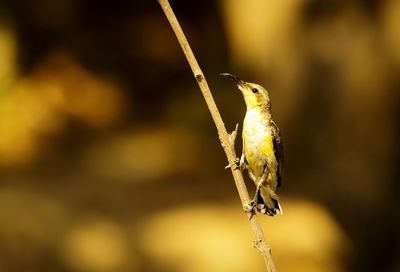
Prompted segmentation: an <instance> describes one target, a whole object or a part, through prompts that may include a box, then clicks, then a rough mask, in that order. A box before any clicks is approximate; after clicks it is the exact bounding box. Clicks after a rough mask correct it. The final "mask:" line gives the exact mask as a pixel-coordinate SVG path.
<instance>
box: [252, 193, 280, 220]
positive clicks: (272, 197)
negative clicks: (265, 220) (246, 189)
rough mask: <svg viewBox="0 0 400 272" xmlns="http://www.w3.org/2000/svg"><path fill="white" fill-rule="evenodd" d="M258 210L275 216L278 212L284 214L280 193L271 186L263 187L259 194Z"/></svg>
mask: <svg viewBox="0 0 400 272" xmlns="http://www.w3.org/2000/svg"><path fill="white" fill-rule="evenodd" d="M257 210H258V212H260V213H263V214H267V215H269V216H274V215H276V214H277V213H278V214H283V210H282V207H281V205H280V204H279V197H278V195H277V194H276V193H275V192H274V191H272V190H271V189H270V188H265V187H263V188H261V189H260V191H259V192H258V196H257Z"/></svg>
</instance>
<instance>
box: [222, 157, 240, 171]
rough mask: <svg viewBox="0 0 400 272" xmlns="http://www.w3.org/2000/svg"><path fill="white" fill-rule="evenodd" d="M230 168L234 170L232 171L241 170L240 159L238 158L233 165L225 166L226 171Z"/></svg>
mask: <svg viewBox="0 0 400 272" xmlns="http://www.w3.org/2000/svg"><path fill="white" fill-rule="evenodd" d="M229 168H232V170H236V169H240V159H239V158H236V159H235V161H234V162H233V163H231V164H228V165H227V166H225V169H229Z"/></svg>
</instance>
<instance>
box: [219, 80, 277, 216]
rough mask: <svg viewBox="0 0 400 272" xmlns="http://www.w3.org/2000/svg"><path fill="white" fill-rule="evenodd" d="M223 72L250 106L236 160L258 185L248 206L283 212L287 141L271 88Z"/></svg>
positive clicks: (249, 208)
mask: <svg viewBox="0 0 400 272" xmlns="http://www.w3.org/2000/svg"><path fill="white" fill-rule="evenodd" d="M220 75H221V76H226V77H229V78H230V79H231V80H233V81H234V82H235V83H236V85H237V87H238V89H239V90H240V91H241V92H242V94H243V97H244V100H245V102H246V107H247V111H246V116H245V118H244V121H243V131H242V140H243V150H242V156H241V158H240V160H239V159H237V162H236V164H237V166H238V167H239V169H240V170H241V171H243V170H244V169H247V171H248V174H249V177H250V179H251V180H252V181H253V182H254V183H255V185H256V186H257V187H256V192H255V196H254V199H253V201H251V203H249V204H248V205H245V207H244V209H245V210H246V211H253V210H254V208H256V209H257V211H258V212H260V213H263V214H267V215H270V216H274V215H275V214H277V213H279V214H282V208H281V206H280V205H279V197H278V195H277V194H276V189H277V188H279V187H280V186H281V185H282V174H283V173H282V171H283V144H282V137H281V135H280V132H279V129H278V126H277V125H276V123H275V121H274V120H273V119H272V115H271V100H270V98H269V94H268V91H267V90H266V89H265V88H264V87H262V86H260V85H258V84H255V83H249V82H245V81H243V80H241V79H240V78H238V77H237V76H234V75H231V74H229V73H221V74H220Z"/></svg>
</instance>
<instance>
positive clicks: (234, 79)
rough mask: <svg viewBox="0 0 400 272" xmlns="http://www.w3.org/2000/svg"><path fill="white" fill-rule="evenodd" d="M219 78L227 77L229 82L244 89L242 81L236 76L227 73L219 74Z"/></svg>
mask: <svg viewBox="0 0 400 272" xmlns="http://www.w3.org/2000/svg"><path fill="white" fill-rule="evenodd" d="M219 75H220V76H226V77H229V78H230V79H231V80H233V81H234V82H235V83H236V84H237V85H238V86H239V87H244V85H245V83H246V82H244V81H243V80H241V79H240V78H238V77H237V76H234V75H232V74H229V73H221V74H219Z"/></svg>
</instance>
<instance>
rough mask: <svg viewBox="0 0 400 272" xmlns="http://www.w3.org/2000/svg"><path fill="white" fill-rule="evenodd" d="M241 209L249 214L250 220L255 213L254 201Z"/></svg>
mask: <svg viewBox="0 0 400 272" xmlns="http://www.w3.org/2000/svg"><path fill="white" fill-rule="evenodd" d="M242 208H243V210H244V211H245V212H246V213H249V214H250V218H249V219H251V218H252V217H253V216H254V215H255V214H256V212H255V208H256V202H255V201H254V200H252V201H250V202H248V203H246V204H244V205H243V207H242Z"/></svg>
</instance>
